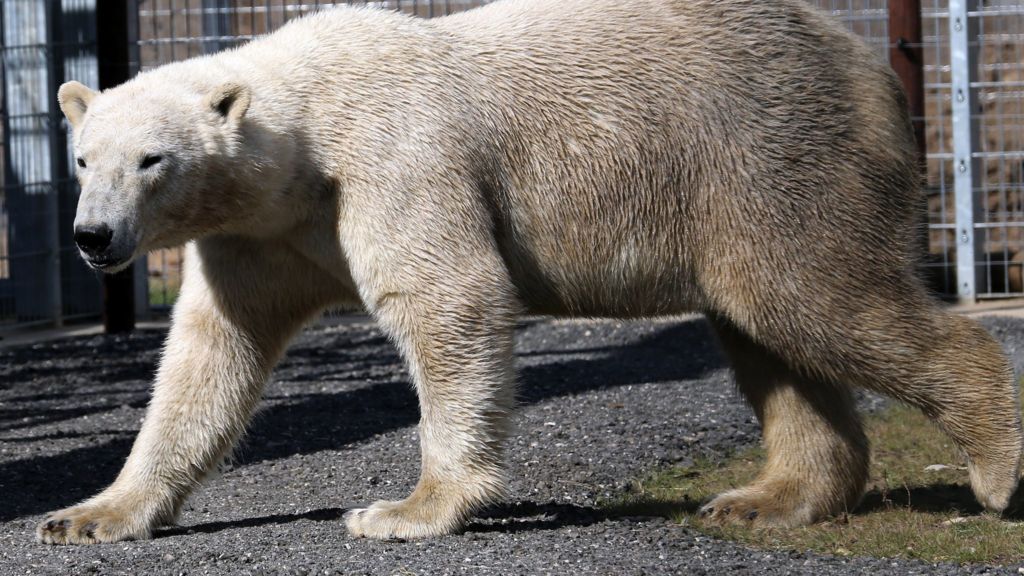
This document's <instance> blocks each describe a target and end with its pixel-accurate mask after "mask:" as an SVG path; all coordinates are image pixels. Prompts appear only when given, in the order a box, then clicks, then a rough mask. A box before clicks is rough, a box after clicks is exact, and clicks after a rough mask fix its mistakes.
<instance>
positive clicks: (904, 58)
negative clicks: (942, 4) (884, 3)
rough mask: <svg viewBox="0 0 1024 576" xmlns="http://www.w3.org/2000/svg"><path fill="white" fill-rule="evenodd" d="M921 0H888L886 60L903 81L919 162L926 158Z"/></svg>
mask: <svg viewBox="0 0 1024 576" xmlns="http://www.w3.org/2000/svg"><path fill="white" fill-rule="evenodd" d="M921 44H922V37H921V0H889V46H890V48H889V63H890V64H891V65H892V68H893V70H895V71H896V75H897V76H899V77H900V81H901V82H902V83H903V89H904V91H905V92H906V93H907V104H908V106H909V108H910V117H911V119H912V121H913V124H914V137H915V138H916V139H917V147H918V152H919V153H920V155H921V160H922V165H923V161H924V158H925V150H926V148H925V130H924V116H925V110H924V55H923V50H922V47H921Z"/></svg>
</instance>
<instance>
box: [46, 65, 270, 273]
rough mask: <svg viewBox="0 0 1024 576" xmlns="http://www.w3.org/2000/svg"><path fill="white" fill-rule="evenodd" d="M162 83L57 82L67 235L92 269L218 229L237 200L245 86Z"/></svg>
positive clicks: (114, 267) (110, 267)
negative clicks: (108, 86)
mask: <svg viewBox="0 0 1024 576" xmlns="http://www.w3.org/2000/svg"><path fill="white" fill-rule="evenodd" d="M163 88H164V89H162V90H159V91H156V90H152V89H147V87H146V86H144V85H139V84H138V83H128V84H125V85H123V86H120V87H118V88H115V89H112V90H109V91H106V92H102V93H100V92H96V91H93V90H91V89H89V88H87V87H86V86H84V85H82V84H80V83H78V82H68V83H66V84H64V85H63V86H61V87H60V91H59V93H58V96H57V98H58V101H59V103H60V107H61V110H62V111H63V112H64V115H65V116H66V117H67V119H68V122H69V123H70V124H71V126H72V131H73V143H74V154H75V162H76V163H77V170H76V174H77V177H78V181H79V183H80V185H81V190H82V194H81V197H80V198H79V202H78V212H77V215H76V217H75V230H74V237H75V243H76V244H77V245H78V248H79V251H80V252H81V254H82V257H83V258H84V259H85V260H86V262H87V263H88V264H89V265H90V266H91V267H93V268H95V269H97V270H102V271H104V272H116V271H118V270H121V269H123V268H125V267H127V266H128V264H130V263H131V261H132V260H133V259H134V258H135V257H136V256H139V255H141V254H145V253H146V252H148V251H150V250H155V249H158V248H167V247H172V246H177V245H180V244H183V243H185V242H187V241H189V240H193V239H196V238H199V237H201V236H203V235H206V234H210V233H215V232H217V231H218V230H222V229H223V228H224V227H225V226H227V225H228V223H229V222H230V221H231V219H232V218H234V217H235V216H236V213H237V212H238V210H239V206H240V204H244V203H242V202H240V199H239V198H237V197H233V196H232V194H233V191H234V189H235V188H237V187H238V186H239V182H238V178H237V173H238V170H239V169H240V168H239V166H240V165H245V164H247V162H245V161H241V162H240V161H239V156H242V155H248V153H249V152H248V151H245V150H242V149H241V148H242V146H241V141H242V140H243V127H244V126H243V125H244V123H245V116H246V111H247V110H248V109H249V103H250V92H249V89H248V88H247V87H245V86H243V85H241V84H237V83H233V82H228V83H224V84H220V85H218V86H214V87H212V88H209V89H199V90H197V89H196V88H195V87H194V86H180V87H175V86H165V87H163Z"/></svg>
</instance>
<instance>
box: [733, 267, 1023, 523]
mask: <svg viewBox="0 0 1024 576" xmlns="http://www.w3.org/2000/svg"><path fill="white" fill-rule="evenodd" d="M839 279H842V280H839ZM773 285H774V286H776V288H777V289H776V290H775V292H774V293H765V294H760V295H758V296H757V297H755V298H749V299H748V301H747V302H743V301H741V300H739V299H737V300H735V301H733V302H726V303H724V304H723V305H722V306H721V307H720V309H722V310H727V311H729V314H728V317H729V318H731V319H732V320H733V321H734V322H735V323H736V324H737V325H739V326H741V327H742V329H743V331H744V332H745V333H748V334H752V335H754V336H755V339H756V341H757V342H758V343H760V344H762V345H763V346H765V347H766V348H768V349H769V350H770V351H771V352H773V353H775V354H777V355H778V356H779V357H780V358H782V359H784V360H785V362H786V364H787V365H788V366H791V367H792V368H793V369H794V370H796V371H797V372H798V373H800V374H801V375H804V376H806V377H812V376H813V377H815V378H821V379H825V380H828V381H832V382H843V383H845V384H847V385H856V386H862V387H864V388H867V389H869V390H874V391H876V392H881V393H883V394H886V395H889V396H892V397H894V398H896V399H898V400H901V401H903V402H906V403H908V404H910V405H913V406H916V407H918V408H920V409H921V410H922V411H923V412H924V413H925V414H926V415H928V416H929V417H930V418H931V419H932V420H934V421H935V422H936V424H938V425H939V427H940V428H942V430H943V431H945V432H946V433H947V434H948V435H949V436H950V438H952V440H953V441H954V443H955V444H956V445H957V447H958V448H959V449H960V450H961V451H962V452H963V453H964V455H965V456H966V457H967V461H968V469H969V472H970V479H971V488H972V489H973V491H974V494H975V496H976V497H977V499H978V501H979V502H980V503H981V504H982V505H983V506H985V508H987V509H989V510H992V511H1002V510H1004V509H1005V508H1006V507H1007V506H1008V505H1009V503H1010V498H1011V496H1012V495H1013V493H1014V491H1015V489H1016V487H1017V482H1018V474H1019V469H1020V460H1021V447H1022V433H1021V419H1020V405H1019V401H1018V395H1017V389H1016V386H1015V385H1014V381H1013V374H1012V371H1011V370H1010V367H1009V363H1008V362H1007V359H1006V356H1005V355H1004V354H1003V351H1002V349H1001V348H1000V346H999V344H998V343H997V342H996V341H995V340H993V339H992V337H991V336H989V335H988V333H987V332H985V330H984V329H982V328H981V326H979V325H978V324H977V323H975V322H974V321H972V320H970V319H968V318H964V317H961V316H956V315H953V314H949V313H947V312H945V311H943V310H940V309H939V308H938V306H937V305H936V304H935V303H933V301H932V300H931V299H930V298H929V297H928V295H927V294H926V293H925V291H924V289H923V288H922V287H921V286H920V284H919V282H917V280H916V279H915V278H914V277H913V276H912V275H910V274H903V275H900V274H896V273H894V274H891V275H888V276H886V275H884V274H876V276H874V277H873V278H868V279H864V280H863V281H861V280H860V279H858V278H856V276H855V274H853V273H849V274H847V275H843V274H835V275H834V276H831V277H824V276H821V277H818V278H806V277H801V278H797V279H796V280H793V281H790V282H788V283H777V284H773ZM809 287H814V288H813V292H812V291H810V290H807V288H809ZM779 288H782V289H779ZM738 319H741V320H738ZM843 472H844V471H843V470H838V471H836V474H842V473H843Z"/></svg>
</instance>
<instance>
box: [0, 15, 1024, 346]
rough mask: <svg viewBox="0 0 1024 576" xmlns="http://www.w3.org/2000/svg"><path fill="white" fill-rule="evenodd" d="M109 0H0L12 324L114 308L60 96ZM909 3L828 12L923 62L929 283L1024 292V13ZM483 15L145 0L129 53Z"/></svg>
mask: <svg viewBox="0 0 1024 576" xmlns="http://www.w3.org/2000/svg"><path fill="white" fill-rule="evenodd" d="M97 1H99V0H62V1H57V0H0V5H2V11H0V17H2V19H3V22H2V23H0V29H2V31H3V38H2V44H0V53H2V56H3V58H2V61H3V68H2V72H3V73H2V77H0V80H2V84H3V89H2V90H0V98H2V99H3V107H2V111H0V116H2V120H3V123H2V129H3V149H2V152H3V154H2V162H3V187H2V190H3V193H2V196H0V327H2V326H4V325H11V324H17V325H24V324H26V323H32V322H55V321H56V322H59V321H60V320H61V319H66V318H69V317H77V316H83V315H86V316H87V315H96V314H98V312H99V301H100V298H99V288H98V283H97V281H96V280H95V275H93V274H92V273H91V272H88V271H87V270H86V269H85V268H84V266H82V265H81V264H80V263H79V261H78V257H77V254H76V252H75V250H74V248H73V243H72V241H71V238H70V231H71V230H70V229H71V221H72V219H73V214H74V206H75V204H76V201H77V189H76V187H75V184H74V182H73V180H71V179H70V178H69V174H70V169H69V159H70V157H69V155H68V154H67V149H66V146H67V143H66V137H65V134H64V128H63V127H62V123H61V120H60V116H59V111H58V110H57V108H56V102H55V98H54V94H55V92H56V87H57V86H58V85H59V84H60V82H62V81H64V80H66V79H71V78H75V79H78V80H81V81H84V82H85V83H87V84H90V83H91V84H92V85H96V79H97V73H96V58H95V44H96V30H97V22H96V18H95V6H96V2H97ZM104 1H105V0H104ZM897 1H902V0H814V1H813V3H814V4H816V5H818V6H819V7H820V8H822V9H823V10H824V11H826V12H828V13H830V14H832V15H833V16H834V17H836V18H837V19H839V20H840V21H842V22H843V23H844V24H845V25H846V26H847V27H848V28H849V29H850V30H852V31H853V32H854V33H856V34H858V35H859V36H861V37H862V38H864V39H865V40H866V41H867V42H868V43H869V45H871V46H873V47H875V48H876V50H877V53H878V55H879V56H880V57H882V58H886V59H888V58H889V57H890V55H891V54H893V50H896V49H908V50H916V52H914V54H919V56H915V57H918V58H920V60H921V61H920V62H919V64H921V65H922V66H923V71H924V82H923V84H924V86H923V91H924V95H925V104H924V107H923V111H922V112H921V113H920V114H919V118H918V119H919V120H923V121H924V123H925V127H926V128H925V130H924V135H925V141H926V148H927V154H926V158H927V193H928V211H927V222H928V251H927V260H926V262H925V263H924V265H925V272H926V275H927V278H928V281H929V283H930V284H931V285H932V286H933V288H935V290H936V291H937V292H939V293H940V294H943V295H945V296H948V297H956V296H959V297H960V298H961V299H964V300H974V299H977V298H1001V297H1007V296H1024V2H1022V0H920V3H921V14H922V19H921V24H922V29H923V35H922V38H921V40H920V42H917V41H914V40H910V41H908V42H906V44H905V45H903V43H904V40H903V39H902V38H896V39H894V38H893V36H894V35H893V33H892V32H893V29H892V28H891V24H892V20H891V17H892V15H891V13H890V3H895V2H897ZM483 3H486V0H462V1H456V0H450V1H442V0H434V1H429V0H390V1H386V2H362V1H356V2H352V1H349V2H314V1H307V0H261V1H256V0H177V1H176V0H134V1H129V2H126V3H125V4H126V10H128V12H129V18H128V20H129V22H130V24H129V26H128V29H129V34H130V35H131V38H129V39H128V40H127V41H128V42H129V43H130V47H131V49H130V50H129V53H130V58H131V59H132V63H131V64H132V69H133V70H135V71H139V70H145V69H148V68H152V67H154V66H159V65H162V64H165V63H168V62H172V61H177V60H182V59H186V58H190V57H193V56H197V55H200V54H205V53H210V52H215V51H217V50H221V49H224V48H227V47H230V46H234V45H237V44H239V43H242V42H245V41H248V40H250V39H252V38H253V37H256V36H259V35H261V34H265V33H268V32H271V31H273V30H274V29H276V28H278V27H280V26H281V25H283V24H284V23H285V22H287V21H289V20H291V19H294V18H297V17H300V16H302V15H303V14H306V13H309V12H312V11H315V10H321V9H325V8H329V7H331V6H333V5H336V4H357V5H364V4H365V5H370V6H376V7H380V8H385V9H393V10H401V11H403V12H407V13H410V14H414V15H417V16H421V17H432V16H440V15H444V14H448V13H451V12H455V11H459V10H464V9H467V8H471V7H474V6H477V5H480V4H483ZM893 5H895V4H893ZM103 25H104V23H103V22H100V23H99V26H100V30H101V33H102V27H103ZM181 258H182V254H181V250H165V251H160V252H157V253H153V254H150V255H149V257H148V259H147V264H146V265H145V268H143V269H142V274H140V282H143V283H145V288H144V290H143V293H146V292H148V304H149V306H152V307H156V308H162V307H166V306H168V305H170V304H171V303H173V301H174V299H175V298H176V296H177V290H178V287H179V286H180V282H181ZM143 300H145V298H143ZM144 304H145V302H144Z"/></svg>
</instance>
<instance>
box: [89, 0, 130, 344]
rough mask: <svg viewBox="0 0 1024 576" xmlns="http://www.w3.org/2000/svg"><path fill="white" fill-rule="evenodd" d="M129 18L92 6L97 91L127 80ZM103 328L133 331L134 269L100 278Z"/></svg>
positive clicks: (116, 9) (110, 5)
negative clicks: (95, 27) (95, 29)
mask: <svg viewBox="0 0 1024 576" xmlns="http://www.w3.org/2000/svg"><path fill="white" fill-rule="evenodd" d="M129 20H130V18H129V14H128V12H127V11H126V10H125V5H124V4H123V3H121V2H103V1H102V0H101V1H97V2H96V21H97V22H98V23H99V24H98V25H101V26H102V27H103V28H102V33H99V34H97V35H96V58H97V60H98V61H99V80H100V88H101V89H107V88H112V87H114V86H117V85H118V84H122V83H124V82H126V81H127V80H128V79H129V78H131V63H130V62H131V48H130V47H131V38H130V36H129V30H130V28H131V24H130V23H129ZM103 327H104V329H105V330H106V331H107V332H108V333H115V332H129V331H131V330H134V329H135V272H134V265H132V266H129V267H128V269H126V270H124V271H122V272H118V273H117V274H107V275H104V276H103Z"/></svg>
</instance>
